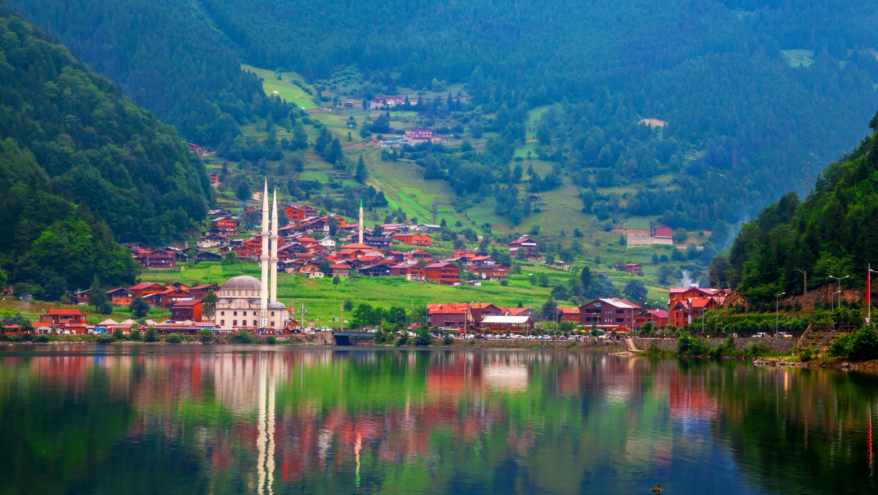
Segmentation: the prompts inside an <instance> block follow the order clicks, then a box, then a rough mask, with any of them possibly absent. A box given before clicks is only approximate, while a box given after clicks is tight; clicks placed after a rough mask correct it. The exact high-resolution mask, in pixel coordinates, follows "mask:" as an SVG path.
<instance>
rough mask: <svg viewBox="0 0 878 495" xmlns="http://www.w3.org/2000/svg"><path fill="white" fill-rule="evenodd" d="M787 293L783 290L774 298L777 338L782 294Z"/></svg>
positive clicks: (775, 334)
mask: <svg viewBox="0 0 878 495" xmlns="http://www.w3.org/2000/svg"><path fill="white" fill-rule="evenodd" d="M784 294H786V292H781V293H780V294H778V295H777V296H775V298H774V338H777V324H778V321H779V320H780V316H779V310H780V296H782V295H784Z"/></svg>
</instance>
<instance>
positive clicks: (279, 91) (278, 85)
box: [241, 65, 317, 109]
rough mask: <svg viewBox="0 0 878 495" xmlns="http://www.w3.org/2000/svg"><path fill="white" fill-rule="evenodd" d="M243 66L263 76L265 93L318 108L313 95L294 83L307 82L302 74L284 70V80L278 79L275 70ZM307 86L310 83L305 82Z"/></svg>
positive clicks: (304, 106)
mask: <svg viewBox="0 0 878 495" xmlns="http://www.w3.org/2000/svg"><path fill="white" fill-rule="evenodd" d="M241 68H242V69H244V70H246V71H250V72H253V73H254V74H256V75H257V76H259V77H261V78H262V88H263V89H264V90H265V94H267V95H272V94H276V95H278V96H279V97H281V98H282V99H283V100H284V101H287V102H289V103H292V104H294V105H296V106H298V107H301V108H304V109H309V108H317V105H315V104H314V101H313V100H312V97H311V95H309V94H308V93H306V92H305V91H304V90H303V89H302V88H300V87H299V86H296V85H295V84H293V81H300V82H302V83H303V84H304V83H305V78H304V77H302V76H301V75H299V74H297V73H295V72H283V73H281V78H282V80H280V81H278V80H277V76H278V74H277V73H276V72H274V71H270V70H265V69H257V68H256V67H252V66H249V65H242V66H241ZM305 86H308V85H307V84H305Z"/></svg>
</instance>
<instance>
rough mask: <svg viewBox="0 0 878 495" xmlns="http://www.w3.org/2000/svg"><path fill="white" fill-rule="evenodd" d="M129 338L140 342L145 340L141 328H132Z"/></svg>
mask: <svg viewBox="0 0 878 495" xmlns="http://www.w3.org/2000/svg"><path fill="white" fill-rule="evenodd" d="M128 340H131V341H134V342H140V341H141V340H143V332H141V331H140V330H132V331H131V333H129V334H128Z"/></svg>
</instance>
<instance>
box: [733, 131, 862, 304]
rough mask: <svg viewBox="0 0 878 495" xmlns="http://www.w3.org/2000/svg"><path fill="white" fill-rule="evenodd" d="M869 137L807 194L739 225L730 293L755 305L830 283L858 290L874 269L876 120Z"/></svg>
mask: <svg viewBox="0 0 878 495" xmlns="http://www.w3.org/2000/svg"><path fill="white" fill-rule="evenodd" d="M870 126H871V127H872V129H873V130H874V132H873V133H872V135H871V136H869V137H867V138H866V139H865V140H863V142H862V143H861V144H860V146H859V147H857V148H856V149H855V150H854V151H853V153H851V154H849V155H847V156H845V157H844V158H843V159H842V160H840V161H839V162H837V163H833V164H831V165H829V166H828V167H827V168H826V170H824V171H823V174H822V176H821V177H820V179H819V180H818V181H817V185H816V187H815V190H814V193H813V194H811V195H810V196H809V197H808V198H807V199H806V200H805V201H804V202H801V203H800V202H799V199H798V197H797V196H796V195H795V194H794V193H790V194H787V195H786V196H784V197H783V198H781V200H780V201H778V202H777V203H775V204H772V205H770V206H768V207H767V208H766V209H765V210H764V211H763V212H762V213H760V214H759V216H758V217H757V218H756V219H754V220H752V221H750V222H748V223H746V224H745V225H744V226H743V228H742V229H741V233H740V234H739V235H738V236H737V238H736V239H735V243H734V244H733V246H732V249H731V253H730V256H729V259H728V268H727V269H726V270H725V274H726V276H727V277H728V279H729V283H730V284H731V286H732V287H735V286H737V288H738V290H739V291H740V293H741V294H742V295H743V296H744V297H746V298H748V299H751V300H754V301H768V300H772V301H773V300H774V297H775V295H776V294H778V293H781V292H786V293H787V294H801V293H802V290H803V284H804V277H803V274H802V273H801V272H799V271H798V270H804V271H806V272H807V273H808V287H809V288H814V287H819V286H821V285H823V284H825V283H828V282H832V283H835V281H834V280H832V279H830V278H829V277H830V275H832V276H835V277H843V276H846V275H847V276H850V277H851V280H848V281H846V282H845V286H846V287H851V286H860V287H862V286H863V285H864V284H865V279H866V268H867V266H868V264H869V263H873V264H875V265H876V266H878V115H876V116H875V118H874V119H873V120H872V122H871V124H870Z"/></svg>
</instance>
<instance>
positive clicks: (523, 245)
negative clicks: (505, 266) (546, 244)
mask: <svg viewBox="0 0 878 495" xmlns="http://www.w3.org/2000/svg"><path fill="white" fill-rule="evenodd" d="M521 249H524V250H525V251H526V253H527V257H528V258H539V257H540V245H539V244H538V243H537V241H535V240H533V239H531V238H530V237H521V238H519V239H517V240H514V241H512V242H510V243H509V254H510V255H512V256H516V255H517V254H518V251H519V250H521Z"/></svg>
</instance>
